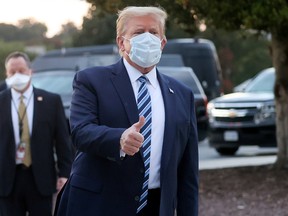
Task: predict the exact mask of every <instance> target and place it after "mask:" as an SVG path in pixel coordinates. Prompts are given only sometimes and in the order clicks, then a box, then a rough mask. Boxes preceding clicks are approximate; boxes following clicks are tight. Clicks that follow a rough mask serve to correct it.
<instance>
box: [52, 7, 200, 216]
mask: <svg viewBox="0 0 288 216" xmlns="http://www.w3.org/2000/svg"><path fill="white" fill-rule="evenodd" d="M166 17H167V14H166V12H165V11H164V10H163V9H162V8H160V7H134V6H130V7H127V8H124V9H123V10H122V11H120V12H119V13H118V19H117V21H116V26H117V27H116V28H117V38H116V41H117V44H118V48H119V52H120V54H121V55H122V58H121V59H120V60H119V61H118V62H117V63H115V64H113V65H110V66H105V67H92V68H88V69H84V70H82V71H79V72H77V73H76V75H75V77H74V81H73V89H74V91H73V97H72V102H71V115H70V123H71V131H72V140H73V144H74V145H75V147H76V149H77V155H76V157H75V160H74V162H73V165H72V170H71V175H70V177H69V179H68V181H67V183H66V186H65V187H63V190H62V193H61V194H60V193H59V195H58V202H57V211H55V212H56V213H55V215H57V216H64V215H69V216H79V215H81V216H94V215H97V216H116V215H117V216H174V215H175V214H177V216H197V215H198V142H197V140H198V138H197V136H198V135H197V129H196V118H195V110H194V96H193V93H192V91H191V89H189V88H187V87H186V86H184V85H183V84H182V83H180V82H178V81H176V80H175V79H173V78H170V77H168V76H165V75H163V74H160V73H159V72H158V70H157V67H156V65H157V63H158V62H159V60H160V58H161V53H162V49H163V48H164V46H165V44H166V42H167V39H166V37H165V21H166Z"/></svg>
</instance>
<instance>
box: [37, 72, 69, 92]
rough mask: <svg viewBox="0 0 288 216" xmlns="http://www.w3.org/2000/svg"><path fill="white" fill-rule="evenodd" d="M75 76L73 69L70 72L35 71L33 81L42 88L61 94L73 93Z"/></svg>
mask: <svg viewBox="0 0 288 216" xmlns="http://www.w3.org/2000/svg"><path fill="white" fill-rule="evenodd" d="M73 78H74V73H73V72H71V71H69V73H67V71H66V72H61V71H49V72H43V73H34V75H33V77H32V83H33V85H34V86H35V87H36V88H42V89H45V90H46V91H50V92H54V93H57V94H60V95H71V93H72V81H73Z"/></svg>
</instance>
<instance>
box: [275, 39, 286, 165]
mask: <svg viewBox="0 0 288 216" xmlns="http://www.w3.org/2000/svg"><path fill="white" fill-rule="evenodd" d="M272 59H273V66H274V67H275V70H276V79H275V86H274V94H275V105H276V136H277V146H278V154H277V160H276V163H275V166H276V167H278V168H288V41H287V39H281V37H277V35H276V34H274V35H272Z"/></svg>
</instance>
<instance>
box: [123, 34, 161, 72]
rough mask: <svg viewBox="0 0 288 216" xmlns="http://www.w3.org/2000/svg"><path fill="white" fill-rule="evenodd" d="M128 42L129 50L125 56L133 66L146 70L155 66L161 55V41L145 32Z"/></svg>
mask: <svg viewBox="0 0 288 216" xmlns="http://www.w3.org/2000/svg"><path fill="white" fill-rule="evenodd" d="M124 39H126V38H124ZM127 40H129V39H127ZM129 41H130V45H131V50H130V53H129V54H127V55H128V56H129V58H130V59H131V61H132V62H134V63H135V64H137V65H139V66H141V67H143V68H147V67H151V66H153V65H156V64H157V63H158V62H159V61H160V58H161V54H162V50H161V40H160V39H159V38H158V37H156V36H155V35H153V34H150V33H149V32H145V33H142V34H140V35H137V36H135V37H133V38H131V39H130V40H129Z"/></svg>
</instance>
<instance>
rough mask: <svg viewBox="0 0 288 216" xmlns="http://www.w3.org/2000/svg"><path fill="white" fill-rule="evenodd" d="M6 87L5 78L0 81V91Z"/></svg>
mask: <svg viewBox="0 0 288 216" xmlns="http://www.w3.org/2000/svg"><path fill="white" fill-rule="evenodd" d="M5 89H7V84H6V81H5V80H2V81H0V92H1V91H3V90H5Z"/></svg>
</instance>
